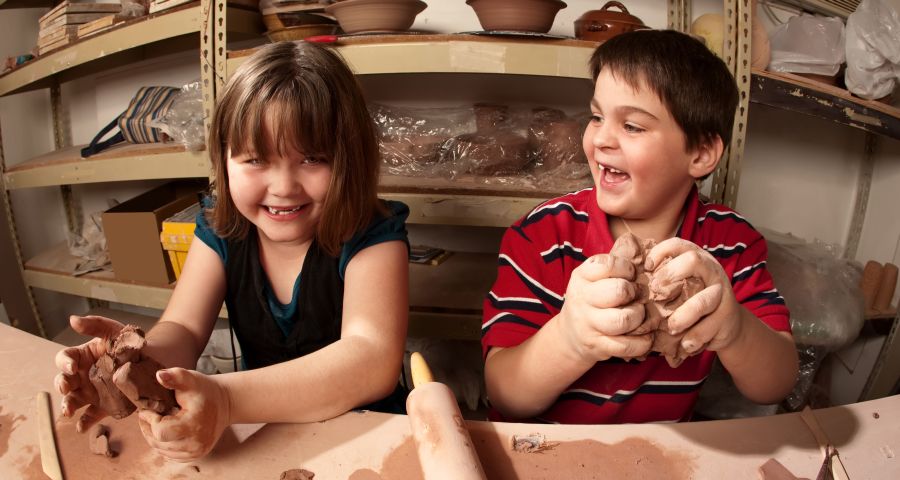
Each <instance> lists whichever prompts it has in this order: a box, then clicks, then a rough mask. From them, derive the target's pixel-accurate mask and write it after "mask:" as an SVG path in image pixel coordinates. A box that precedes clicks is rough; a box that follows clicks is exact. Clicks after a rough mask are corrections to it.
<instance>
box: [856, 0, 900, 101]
mask: <svg viewBox="0 0 900 480" xmlns="http://www.w3.org/2000/svg"><path fill="white" fill-rule="evenodd" d="M894 5H900V3H895V4H894ZM846 51H847V70H846V72H845V73H844V80H845V82H846V83H847V90H849V91H850V92H852V93H853V94H855V95H858V96H860V97H863V98H868V99H870V100H871V99H877V98H882V97H885V96H888V95H890V94H891V93H892V92H893V91H894V88H895V87H896V85H897V82H898V81H900V12H898V11H897V9H896V8H894V7H892V6H891V5H890V4H889V3H888V2H885V1H884V0H863V1H862V2H860V4H859V6H858V7H857V8H856V11H855V12H853V13H851V14H850V16H848V17H847V39H846Z"/></svg>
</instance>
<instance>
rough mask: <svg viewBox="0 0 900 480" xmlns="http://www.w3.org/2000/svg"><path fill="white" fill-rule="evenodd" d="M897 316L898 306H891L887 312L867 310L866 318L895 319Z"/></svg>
mask: <svg viewBox="0 0 900 480" xmlns="http://www.w3.org/2000/svg"><path fill="white" fill-rule="evenodd" d="M896 316H897V307H891V308H890V309H889V310H888V311H886V312H873V311H866V315H865V319H866V320H893V319H894V318H895V317H896Z"/></svg>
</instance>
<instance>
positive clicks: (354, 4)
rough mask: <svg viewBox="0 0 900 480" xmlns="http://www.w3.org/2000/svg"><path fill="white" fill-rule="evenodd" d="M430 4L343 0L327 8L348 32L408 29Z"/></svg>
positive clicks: (401, 0)
mask: <svg viewBox="0 0 900 480" xmlns="http://www.w3.org/2000/svg"><path fill="white" fill-rule="evenodd" d="M427 6H428V5H427V4H426V3H425V2H422V1H420V0H344V1H342V2H337V3H333V4H331V5H329V6H327V7H325V12H326V13H328V14H329V15H334V17H335V18H337V21H338V23H340V24H341V29H343V30H344V31H345V32H347V33H373V32H403V31H406V30H409V27H411V26H412V24H413V22H415V20H416V15H418V14H419V13H420V12H421V11H422V10H425V7H427Z"/></svg>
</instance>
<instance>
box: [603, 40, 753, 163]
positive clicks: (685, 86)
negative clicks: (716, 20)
mask: <svg viewBox="0 0 900 480" xmlns="http://www.w3.org/2000/svg"><path fill="white" fill-rule="evenodd" d="M590 66H591V75H592V77H593V79H594V81H595V82H596V81H597V77H598V76H600V71H601V70H604V69H606V70H609V71H610V72H611V73H612V74H613V75H614V76H615V77H616V78H618V79H620V80H623V81H625V83H627V84H628V85H630V86H631V87H632V88H649V89H650V90H651V91H652V92H653V93H655V94H656V95H657V96H658V97H659V98H660V100H662V102H663V104H664V105H666V107H667V108H668V109H669V112H670V113H671V114H672V117H673V118H674V119H675V122H676V123H678V126H679V127H681V130H682V131H683V132H684V135H685V144H686V148H687V149H688V150H692V149H694V148H696V147H698V146H701V145H703V144H705V143H706V142H709V141H711V140H713V139H714V138H715V136H719V137H720V138H721V139H722V143H723V144H724V145H725V146H727V145H728V143H729V142H730V141H731V129H732V126H733V125H734V113H735V109H736V108H737V104H738V89H737V85H736V84H735V82H734V78H733V77H732V76H731V72H729V70H728V67H727V66H726V65H725V62H723V61H722V60H721V59H720V58H719V57H717V56H716V55H715V54H714V53H712V52H711V51H710V50H709V49H708V48H706V45H704V44H703V43H702V42H700V41H699V40H696V39H694V38H693V37H691V36H689V35H687V34H684V33H681V32H677V31H675V30H638V31H634V32H630V33H625V34H622V35H617V36H615V37H613V38H611V39H610V40H607V41H606V42H604V43H603V44H602V45H600V46H599V47H597V49H596V50H595V51H594V54H593V55H592V56H591V61H590Z"/></svg>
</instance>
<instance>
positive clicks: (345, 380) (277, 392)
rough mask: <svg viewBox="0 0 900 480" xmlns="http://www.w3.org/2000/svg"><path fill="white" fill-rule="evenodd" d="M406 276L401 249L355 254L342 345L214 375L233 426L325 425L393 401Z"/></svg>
mask: <svg viewBox="0 0 900 480" xmlns="http://www.w3.org/2000/svg"><path fill="white" fill-rule="evenodd" d="M408 277H409V267H408V263H407V250H406V245H405V244H404V243H403V242H400V241H391V242H385V243H380V244H377V245H373V246H371V247H368V248H365V249H363V250H362V251H360V252H359V253H357V254H356V255H355V256H354V257H353V259H352V260H351V261H350V263H349V265H348V266H347V270H346V273H345V276H344V307H343V320H342V326H341V338H340V340H338V341H337V342H335V343H333V344H331V345H329V346H327V347H325V348H322V349H320V350H318V351H316V352H313V353H311V354H309V355H305V356H303V357H301V358H297V359H294V360H291V361H289V362H283V363H280V364H277V365H272V366H269V367H266V368H261V369H257V370H253V371H249V372H237V373H230V374H225V375H217V376H216V380H217V381H218V382H219V383H220V385H221V386H222V387H223V388H224V390H225V392H226V394H227V397H228V403H229V405H230V414H229V421H228V423H262V422H313V421H319V420H325V419H328V418H332V417H335V416H337V415H340V414H342V413H344V412H346V411H348V410H350V409H351V408H354V407H358V406H361V405H365V404H367V403H369V402H373V401H375V400H379V399H382V398H384V397H386V396H387V395H389V394H390V393H391V392H392V391H393V390H394V388H395V387H396V385H397V381H398V380H399V378H400V371H401V366H402V361H403V351H404V345H405V340H406V328H407V318H408V310H409V299H408V297H409V291H408V284H409V280H408Z"/></svg>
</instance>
